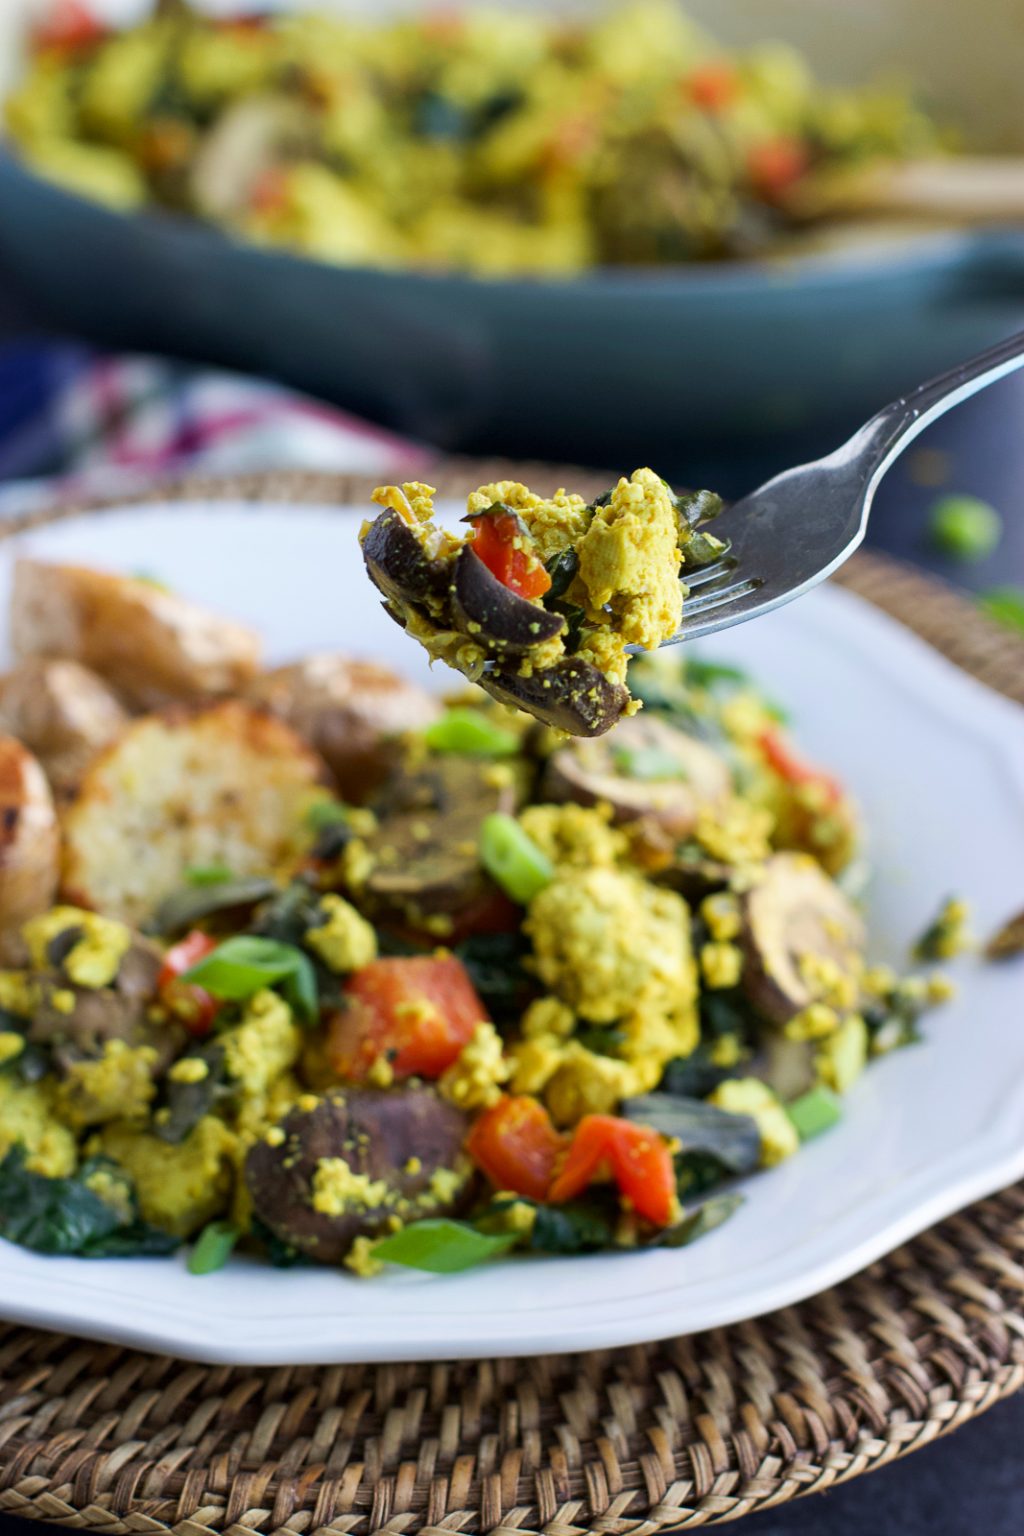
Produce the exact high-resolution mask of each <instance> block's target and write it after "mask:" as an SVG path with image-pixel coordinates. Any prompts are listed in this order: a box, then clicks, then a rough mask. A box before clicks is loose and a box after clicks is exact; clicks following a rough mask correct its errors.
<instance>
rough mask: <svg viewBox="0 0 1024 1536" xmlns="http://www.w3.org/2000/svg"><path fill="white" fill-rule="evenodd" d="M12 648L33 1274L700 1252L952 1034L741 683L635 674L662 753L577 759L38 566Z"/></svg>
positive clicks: (2, 1154) (17, 1055) (428, 1265)
mask: <svg viewBox="0 0 1024 1536" xmlns="http://www.w3.org/2000/svg"><path fill="white" fill-rule="evenodd" d="M650 488H651V487H649V486H648V489H650ZM611 504H612V503H611V502H610V503H609V505H611ZM488 505H490V502H489V501H488ZM86 595H88V599H89V600H88V601H86V600H85V597H86ZM11 618H12V631H13V635H12V638H13V649H14V652H15V655H16V656H17V657H18V658H19V659H18V661H17V664H16V665H15V667H14V669H13V671H12V672H11V673H9V674H8V676H7V677H6V678H4V679H3V680H0V701H6V703H5V704H4V710H5V713H4V724H5V727H6V729H7V730H8V731H10V732H11V733H12V734H11V735H8V736H3V737H0V766H2V767H3V769H4V773H3V776H2V785H3V794H4V809H5V815H4V829H5V838H4V842H3V844H2V846H0V948H2V968H0V1235H3V1236H5V1237H7V1238H9V1239H11V1240H13V1241H15V1242H19V1243H22V1244H24V1245H25V1246H27V1247H29V1248H32V1249H34V1250H37V1251H39V1252H43V1253H61V1254H80V1255H87V1256H99V1255H129V1254H151V1255H152V1254H161V1253H169V1252H171V1251H173V1250H174V1249H175V1248H176V1247H178V1246H179V1245H180V1244H182V1243H191V1244H192V1247H191V1252H190V1258H189V1267H190V1268H191V1269H192V1270H193V1271H194V1272H197V1273H203V1272H206V1271H208V1270H210V1269H213V1268H216V1267H218V1265H220V1264H222V1263H224V1262H225V1260H226V1259H227V1257H228V1255H229V1254H230V1252H231V1250H232V1248H233V1247H234V1246H235V1245H236V1244H241V1245H243V1246H244V1247H246V1248H250V1249H253V1250H256V1251H262V1252H263V1253H265V1254H266V1255H268V1256H269V1258H270V1259H271V1260H272V1261H273V1262H274V1263H278V1264H291V1263H296V1262H299V1261H313V1262H317V1263H321V1264H329V1265H345V1266H347V1267H348V1268H349V1269H351V1270H354V1271H356V1272H357V1273H359V1274H363V1275H369V1274H373V1273H375V1272H376V1271H377V1270H378V1269H379V1268H380V1267H381V1266H382V1265H383V1264H385V1263H387V1262H396V1263H400V1264H406V1265H411V1266H414V1267H419V1268H422V1269H427V1270H433V1271H453V1270H457V1269H462V1268H465V1267H467V1266H469V1265H471V1264H474V1263H477V1262H479V1261H481V1260H483V1259H486V1258H489V1257H491V1256H493V1255H496V1254H503V1253H506V1252H509V1251H512V1250H519V1251H524V1252H533V1253H541V1252H557V1253H576V1252H586V1251H593V1250H599V1249H614V1248H623V1249H635V1248H638V1247H641V1248H642V1247H647V1246H649V1245H653V1244H669V1245H680V1244H683V1243H686V1242H689V1241H691V1240H693V1239H694V1238H695V1237H697V1236H699V1235H700V1234H701V1233H703V1232H706V1231H708V1230H710V1229H711V1228H712V1227H713V1226H715V1225H716V1224H717V1223H719V1222H720V1221H722V1220H724V1219H725V1217H726V1216H728V1215H729V1213H730V1212H731V1210H732V1209H733V1208H734V1207H735V1204H736V1203H737V1201H738V1199H739V1196H738V1195H736V1194H735V1193H734V1191H733V1190H732V1189H731V1188H730V1181H732V1180H734V1179H735V1178H736V1176H737V1175H742V1174H746V1173H750V1172H752V1171H753V1170H754V1169H756V1168H758V1167H762V1166H769V1165H771V1164H774V1163H777V1162H779V1161H780V1160H782V1159H784V1158H787V1157H789V1156H791V1155H792V1154H793V1153H795V1152H796V1151H797V1150H798V1148H799V1145H800V1142H801V1140H802V1139H806V1138H807V1137H809V1136H812V1135H815V1134H817V1133H819V1132H820V1131H822V1130H824V1129H826V1128H827V1127H828V1126H829V1125H831V1124H832V1123H834V1121H835V1120H836V1119H837V1118H838V1116H839V1114H840V1107H839V1098H838V1096H839V1095H841V1094H842V1093H844V1092H845V1091H846V1089H848V1088H849V1087H850V1085H851V1084H852V1083H853V1082H854V1081H855V1080H856V1079H857V1077H858V1076H859V1074H860V1072H861V1071H862V1070H863V1068H864V1067H865V1065H866V1064H867V1063H868V1062H869V1061H870V1059H871V1058H872V1057H874V1056H877V1055H880V1054H882V1053H884V1052H885V1051H888V1050H891V1049H893V1048H894V1047H896V1046H899V1045H902V1044H904V1043H907V1042H908V1041H910V1040H912V1039H915V1038H916V1023H917V1019H918V1017H919V1015H920V1014H921V1013H922V1011H923V1010H924V1009H925V1008H926V1007H927V1006H928V1005H930V1004H931V1003H933V1002H936V1001H938V1000H940V999H941V998H942V997H943V996H945V995H946V993H947V990H948V989H947V987H946V985H945V984H944V983H943V982H942V980H941V979H939V978H937V977H932V978H931V979H924V978H921V977H912V978H909V979H901V978H899V977H897V976H896V975H895V974H893V973H892V972H891V971H889V970H887V969H884V968H880V967H877V966H871V965H869V964H868V963H867V961H866V959H865V956H864V942H865V940H864V928H863V923H862V919H861V916H860V913H859V912H858V910H857V908H856V907H855V905H854V904H853V903H852V901H851V899H850V897H849V896H848V895H847V894H846V893H845V891H844V888H843V887H844V881H845V879H846V877H847V876H848V874H849V872H850V870H851V868H852V867H853V865H854V861H855V859H856V856H857V845H858V830H857V823H856V816H855V812H854V808H853V806H852V805H851V802H850V800H849V798H848V796H847V795H846V794H845V793H844V791H843V789H842V786H841V785H840V784H839V782H838V781H837V780H836V779H834V778H833V777H832V776H831V775H830V774H829V773H828V772H826V771H825V770H823V769H821V768H818V767H816V766H814V765H812V764H809V763H807V762H806V761H804V760H803V758H801V757H800V755H799V754H798V752H797V751H796V749H795V748H794V746H793V745H792V743H791V741H790V739H789V736H788V734H787V732H786V731H785V729H784V727H783V726H782V725H781V724H780V720H779V712H778V710H777V708H776V707H775V706H774V705H772V704H771V703H770V702H768V701H767V700H765V699H764V698H762V697H761V696H760V695H759V694H758V692H757V691H756V689H755V688H754V687H753V685H752V684H751V683H750V682H749V680H748V679H747V678H745V677H744V676H743V675H742V674H741V673H739V672H737V671H736V670H735V669H733V668H730V667H724V666H717V665H714V664H713V663H711V662H708V661H706V660H703V659H700V658H695V657H693V656H687V657H685V658H683V657H682V656H681V655H679V654H678V653H676V654H668V653H663V654H662V655H659V656H656V657H644V658H641V659H639V660H637V661H634V662H633V663H632V664H631V667H630V677H629V682H630V689H631V691H632V693H633V694H634V696H635V697H636V698H638V699H642V701H643V703H644V710H643V713H642V714H639V715H636V716H633V717H629V716H626V717H624V718H623V719H622V720H621V721H620V723H619V725H618V726H617V727H616V729H615V730H614V731H613V732H612V733H610V734H608V735H605V736H602V737H600V738H597V739H589V740H573V739H566V738H565V737H564V736H559V735H557V734H556V733H553V732H551V731H549V730H547V729H545V728H542V727H540V726H538V725H537V724H536V722H534V721H532V720H531V719H530V718H529V717H527V716H526V715H524V714H522V713H520V712H516V711H513V710H511V709H508V708H506V707H504V706H501V705H499V704H497V703H495V702H494V701H493V700H492V699H490V698H489V697H488V696H487V695H486V694H484V693H483V692H481V691H480V690H478V689H472V690H469V691H467V692H465V693H464V694H463V695H461V696H460V697H458V698H457V699H456V700H454V701H452V702H451V703H450V704H448V705H447V706H442V705H441V703H440V702H439V701H438V700H437V699H435V698H433V697H431V696H428V695H427V694H425V693H422V692H420V691H419V690H418V689H416V688H414V687H412V686H411V685H409V684H408V683H405V682H403V681H402V680H401V679H399V678H397V677H395V676H394V675H392V674H390V673H389V672H387V671H386V670H385V669H383V668H381V667H378V666H373V665H370V664H369V663H366V662H356V661H353V660H351V659H348V658H343V657H329V656H318V657H309V658H306V659H304V660H301V661H298V662H296V663H294V664H292V665H291V666H288V667H284V668H279V669H277V670H275V671H270V672H267V671H263V670H262V669H261V664H260V660H259V643H258V640H257V637H256V636H255V635H253V634H251V633H250V632H249V631H247V630H245V629H243V628H241V627H240V626H238V625H235V624H229V623H227V622H226V621H223V620H220V619H218V618H216V617H215V616H213V615H210V614H207V613H205V612H204V611H203V610H202V609H200V608H198V607H196V605H194V604H192V603H190V602H188V601H187V600H186V599H184V598H182V597H180V596H177V595H176V594H174V593H171V592H167V591H166V590H162V589H160V588H158V587H156V586H154V585H152V584H150V583H146V582H142V581H138V580H132V579H128V578H123V577H117V576H108V575H103V574H100V573H97V572H92V571H85V570H82V569H80V568H75V567H63V566H45V565H40V564H38V563H35V562H31V561H27V562H22V563H21V564H20V565H19V566H18V568H17V571H16V575H15V582H14V597H13V604H12V615H11ZM115 635H116V636H118V637H119V643H118V644H115V643H114V640H113V637H114V636H115ZM157 636H159V643H156V637H157ZM200 637H201V643H200ZM58 669H63V670H58ZM69 679H70V682H69ZM36 690H38V692H37V693H36ZM34 694H35V697H34V702H33V707H29V705H28V703H27V702H26V701H28V700H30V699H33V695H34ZM154 703H159V704H160V705H161V706H162V707H161V708H160V709H159V710H157V711H156V712H154V711H153V705H154ZM16 733H20V735H21V739H20V740H17V739H15V734H16ZM34 753H38V754H39V757H37V756H35V755H34ZM41 760H42V762H44V763H45V764H46V765H47V768H48V771H49V772H50V773H51V775H52V780H51V784H52V787H51V784H48V782H47V777H46V774H45V773H44V770H43V767H42V766H40V761H41ZM342 785H344V786H345V794H344V796H343V795H342V794H341V793H340V786H342ZM962 915H963V914H962V911H961V910H960V909H957V911H956V912H954V911H953V909H952V907H951V906H950V905H949V904H948V903H947V905H946V907H944V908H943V911H942V913H941V914H940V918H939V919H937V922H940V923H941V925H942V944H941V946H940V950H941V952H942V953H946V952H949V946H950V944H951V943H952V942H953V933H952V928H951V923H952V922H953V919H954V918H956V919H957V921H960V920H961V919H962ZM961 926H962V923H961ZM932 929H935V924H933V925H932ZM931 931H932V930H929V932H931ZM935 931H937V929H936V930H935ZM958 933H959V930H958ZM958 942H959V940H958ZM937 943H938V941H937V940H936V941H934V942H933V943H932V949H933V950H934V949H935V944H937ZM936 952H940V951H938V950H937V951H936Z"/></svg>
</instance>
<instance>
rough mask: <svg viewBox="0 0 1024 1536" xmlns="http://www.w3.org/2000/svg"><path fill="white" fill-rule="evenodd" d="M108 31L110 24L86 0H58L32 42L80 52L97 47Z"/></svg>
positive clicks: (34, 34) (37, 44) (42, 45)
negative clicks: (104, 21) (93, 10)
mask: <svg viewBox="0 0 1024 1536" xmlns="http://www.w3.org/2000/svg"><path fill="white" fill-rule="evenodd" d="M106 35H107V29H106V27H105V26H104V25H103V23H102V22H101V21H100V20H99V18H98V17H96V16H94V15H93V13H92V11H91V10H90V9H89V7H88V6H87V5H85V4H83V0H55V4H54V5H53V6H51V8H50V13H49V15H48V16H46V17H44V19H43V20H42V21H40V22H39V24H38V25H37V26H35V27H33V29H32V35H31V42H32V47H33V48H36V49H46V48H52V49H54V50H56V51H58V52H61V53H78V52H79V51H80V50H81V49H84V48H92V47H94V46H95V45H96V43H98V42H101V41H102V39H103V38H104V37H106Z"/></svg>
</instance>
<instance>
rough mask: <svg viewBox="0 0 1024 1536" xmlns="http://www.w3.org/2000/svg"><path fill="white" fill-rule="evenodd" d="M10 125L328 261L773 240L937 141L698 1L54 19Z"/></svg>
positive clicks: (44, 164)
mask: <svg viewBox="0 0 1024 1536" xmlns="http://www.w3.org/2000/svg"><path fill="white" fill-rule="evenodd" d="M6 119H7V126H8V130H9V132H10V135H11V137H12V139H13V141H14V143H15V144H16V146H17V147H18V149H19V151H20V153H21V154H22V155H23V156H24V158H25V160H26V162H27V163H28V164H29V165H31V166H32V167H33V168H35V169H36V170H37V171H39V172H41V173H42V174H43V175H45V176H48V177H50V178H52V179H54V180H55V181H57V182H61V183H64V184H65V185H67V186H69V187H71V188H73V189H74V190H76V191H78V192H80V193H82V194H84V195H85V196H88V197H92V198H96V199H99V200H101V201H104V202H106V203H109V204H111V205H112V206H114V207H118V208H132V207H136V206H139V205H143V204H146V203H155V204H158V205H161V206H163V207H167V208H171V209H175V210H181V211H185V212H188V213H190V214H194V215H197V216H199V217H201V218H204V219H208V220H211V221H213V222H214V223H217V224H219V225H220V226H222V227H223V228H225V229H227V230H229V231H231V232H232V233H234V234H236V235H239V236H241V237H244V238H248V239H251V240H255V241H258V242H260V243H264V244H270V245H280V246H285V247H288V248H290V249H293V250H297V251H301V252H304V253H306V254H308V255H311V256H314V257H319V258H323V259H325V260H328V261H338V262H343V263H357V264H372V265H376V266H400V267H401V266H411V267H427V268H455V269H468V270H471V271H475V272H480V273H484V274H501V273H516V272H536V273H571V272H576V271H580V270H583V269H586V268H588V267H591V266H594V265H610V264H622V263H634V264H644V265H648V264H664V263H673V262H686V261H703V260H709V259H720V258H729V257H736V256H747V255H751V254H757V253H760V252H764V251H766V250H771V249H773V248H777V247H780V246H781V245H783V244H784V243H785V242H786V240H787V239H789V240H791V239H792V238H793V233H794V230H796V229H798V228H799V227H801V226H802V225H803V223H804V220H805V218H806V217H807V214H808V210H811V211H812V212H813V210H814V209H815V208H820V209H822V210H823V211H824V212H825V213H826V214H827V216H829V217H837V216H838V217H842V216H843V215H844V214H846V213H849V212H850V211H853V212H856V211H857V208H858V200H859V198H860V197H861V196H862V195H863V194H862V193H861V192H860V191H859V190H858V189H859V188H860V186H861V184H862V182H863V174H864V173H865V172H867V173H868V174H869V175H870V173H871V172H872V171H873V170H874V169H884V168H885V167H886V165H887V164H894V165H896V166H899V165H900V164H901V162H903V161H905V160H906V159H907V158H908V157H913V156H920V155H922V154H925V153H929V152H933V151H934V149H935V147H936V133H935V130H934V129H933V128H932V126H931V125H930V124H929V123H928V121H927V120H926V119H925V118H924V117H923V116H922V115H921V113H920V112H918V111H917V110H916V109H915V108H914V107H913V106H912V105H911V103H910V101H909V100H908V99H907V97H906V95H905V93H903V92H901V91H899V90H892V89H880V90H869V89H859V90H848V89H835V88H825V87H824V86H822V85H819V84H818V83H817V82H816V81H815V80H814V79H813V77H812V75H811V73H810V71H809V69H808V67H807V65H806V63H805V62H804V61H803V59H802V58H801V57H800V56H799V55H798V54H797V53H795V52H794V51H793V50H791V49H789V48H786V47H784V46H782V45H779V44H772V43H769V44H765V45H763V46H761V47H756V48H752V49H749V50H747V51H745V52H743V53H737V54H735V55H730V54H728V53H726V52H725V51H724V50H723V49H721V48H720V47H716V46H715V45H714V44H713V43H712V42H711V41H710V40H709V39H707V38H706V37H705V36H703V35H702V33H701V32H700V31H699V30H698V29H697V28H696V27H695V26H694V25H693V24H692V23H691V22H689V21H688V20H687V18H686V17H685V16H684V15H683V14H682V13H681V11H680V10H679V9H678V7H677V6H676V4H675V3H674V0H639V3H632V4H627V5H623V6H620V7H619V8H617V9H609V10H608V11H606V12H603V13H601V12H599V13H598V14H597V15H596V16H595V17H594V18H593V19H589V20H587V21H585V22H581V21H580V20H579V19H578V18H577V19H568V20H567V19H565V18H562V19H559V18H558V17H554V16H544V15H543V14H535V15H525V14H522V13H520V14H509V13H507V12H506V13H502V12H501V11H496V10H494V9H493V8H492V9H487V8H484V7H480V8H477V9H468V10H466V11H465V12H464V13H462V12H459V11H457V10H451V9H444V10H442V11H433V10H428V11H426V12H425V13H424V14H422V15H420V16H418V17H403V18H401V19H398V20H391V21H387V22H383V23H382V22H371V23H369V24H367V23H363V22H359V21H357V20H354V19H352V18H345V17H339V16H337V15H335V16H330V15H326V14H319V13H317V12H316V11H315V10H311V11H309V12H308V13H305V14H297V15H296V14H290V15H279V16H276V17H275V16H264V17H254V16H249V15H242V16H240V17H239V18H238V19H236V20H216V19H211V18H209V17H205V16H201V15H199V14H198V13H197V12H194V11H193V10H191V8H190V7H189V6H188V5H186V4H185V3H183V0H177V3H175V0H163V3H162V4H160V5H158V6H157V7H156V8H155V13H154V15H152V16H151V17H150V19H149V20H147V21H144V22H142V23H140V24H139V25H137V26H135V27H132V28H130V29H129V30H127V31H108V30H106V29H105V28H104V27H103V26H102V25H101V23H100V22H99V20H98V19H96V18H95V17H94V16H93V15H92V13H91V11H90V9H89V4H88V0H57V3H56V5H55V8H54V11H53V15H52V17H51V19H50V21H49V22H46V21H44V23H43V24H42V25H41V26H40V27H39V29H38V30H37V32H36V34H35V36H34V39H33V46H32V53H31V61H30V65H29V68H28V71H27V74H26V76H25V78H24V79H23V81H22V82H21V84H20V85H19V87H18V88H17V89H16V90H15V92H14V93H13V95H12V96H11V97H10V98H9V100H8V102H7V111H6Z"/></svg>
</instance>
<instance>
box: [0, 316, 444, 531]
mask: <svg viewBox="0 0 1024 1536" xmlns="http://www.w3.org/2000/svg"><path fill="white" fill-rule="evenodd" d="M430 460H431V455H430V453H429V451H428V450H426V449H424V448H422V447H420V446H418V445H417V444H414V443H411V442H409V441H408V440H406V439H404V438H400V437H396V436H394V435H392V434H391V433H390V432H386V431H384V430H383V429H382V428H380V427H375V426H373V425H372V424H371V423H369V422H365V421H362V420H360V419H359V418H357V417H355V416H349V415H348V414H347V413H346V412H344V411H339V410H336V409H335V408H334V407H333V406H327V405H322V404H320V403H319V402H317V401H316V400H312V399H310V398H309V397H308V396H305V395H300V394H296V393H295V392H294V391H292V390H289V389H285V388H284V387H282V386H281V385H278V384H271V383H268V382H266V381H264V380H261V379H252V378H245V377H242V376H241V375H238V374H231V373H222V372H215V371H213V370H211V369H206V368H197V367H194V366H191V365H189V364H186V363H178V362H172V361H170V360H168V359H166V358H158V357H135V356H125V357H111V356H105V355H103V354H102V353H98V352H93V351H91V350H89V349H87V348H85V347H81V346H70V345H64V344H45V345H40V344H38V343H27V344H17V345H12V346H9V347H6V348H4V349H2V350H0V515H2V516H13V515H15V514H18V513H22V512H27V511H31V510H32V509H33V508H35V507H37V506H41V505H45V504H47V503H50V502H52V501H56V500H67V499H69V498H72V497H74V498H79V497H91V496H114V495H118V496H119V495H122V494H131V492H133V491H139V490H140V489H142V488H143V487H145V486H147V485H152V484H153V482H154V481H159V480H171V479H174V478H177V477H178V476H181V475H183V474H186V473H188V474H238V473H242V472H244V471H250V470H263V469H307V470H328V471H341V472H349V473H362V474H382V475H383V474H384V473H385V472H386V473H387V474H397V475H403V474H404V475H406V476H407V477H408V476H412V475H415V474H420V473H423V472H425V471H426V470H427V469H428V466H429V464H430Z"/></svg>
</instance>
